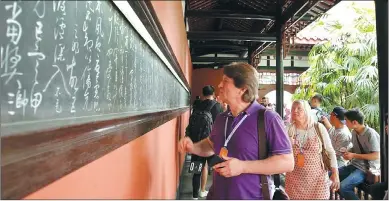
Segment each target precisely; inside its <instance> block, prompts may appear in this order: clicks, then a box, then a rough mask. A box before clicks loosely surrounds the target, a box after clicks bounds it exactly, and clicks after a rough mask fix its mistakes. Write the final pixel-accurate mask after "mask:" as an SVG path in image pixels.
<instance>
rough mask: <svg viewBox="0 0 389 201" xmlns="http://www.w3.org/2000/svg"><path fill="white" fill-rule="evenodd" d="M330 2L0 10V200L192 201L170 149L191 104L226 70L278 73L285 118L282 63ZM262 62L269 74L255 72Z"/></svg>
mask: <svg viewBox="0 0 389 201" xmlns="http://www.w3.org/2000/svg"><path fill="white" fill-rule="evenodd" d="M337 3H339V0H324V1H308V0H277V1H276V0H266V1H264V0H237V1H235V0H185V1H110V0H109V1H1V2H0V27H1V29H0V42H1V43H0V48H1V58H0V59H1V60H0V61H1V68H0V94H1V96H0V99H1V198H2V199H190V198H191V185H190V184H191V183H190V181H189V180H190V177H191V175H190V174H189V173H187V168H186V166H187V164H188V163H186V162H185V155H182V154H179V153H178V150H177V143H178V141H179V140H180V139H181V138H182V137H183V136H184V135H185V128H186V126H187V125H188V121H189V116H190V110H191V103H192V101H193V100H194V98H195V96H198V95H200V94H201V93H200V90H201V88H202V87H203V86H204V85H207V84H211V85H213V86H215V87H216V86H217V85H218V83H219V82H220V81H221V76H222V68H223V65H226V64H228V63H230V62H234V61H243V62H247V63H250V64H251V65H253V66H255V67H258V68H257V69H258V70H259V71H261V72H272V73H274V72H275V74H276V81H275V85H274V86H275V89H276V93H277V100H276V101H277V108H276V110H277V112H278V113H279V114H280V115H281V116H282V114H283V109H282V107H281V106H282V103H283V91H284V89H286V88H287V87H286V86H285V84H284V83H285V82H284V74H285V73H287V72H293V73H294V72H295V71H298V72H300V71H301V69H297V70H296V68H299V67H296V66H294V65H292V64H291V65H290V66H284V61H283V59H284V58H286V57H287V56H288V55H289V54H290V60H292V58H291V57H292V56H293V57H294V56H296V57H297V55H298V54H301V53H295V52H293V54H296V55H293V54H292V51H289V50H290V48H291V47H292V44H289V41H290V39H291V38H293V37H294V36H295V35H296V33H297V32H299V31H300V30H302V29H303V28H305V27H306V26H307V25H309V24H310V23H312V22H313V21H314V20H315V19H317V18H318V17H319V16H320V15H322V14H323V13H325V12H326V11H328V10H329V9H331V8H332V7H333V6H335V5H336V4H337ZM387 14H388V5H387V0H376V16H377V22H376V24H377V44H378V46H377V52H378V71H379V84H380V86H379V87H380V97H379V98H380V105H379V107H380V117H379V119H380V132H379V133H384V132H383V129H384V127H383V125H384V114H385V113H387V112H388V68H387V66H388V60H387V55H388V48H387V38H388V31H387V29H388V21H387V19H388V17H387ZM297 52H298V51H297ZM265 53H266V54H265ZM270 55H273V56H275V65H267V66H268V67H269V68H265V67H263V66H262V68H261V59H262V56H264V57H265V56H266V59H268V58H270ZM288 58H289V57H288ZM266 59H264V60H266ZM270 67H271V68H270ZM216 93H218V92H217V90H216ZM384 143H387V141H386V135H381V147H385V144H384ZM381 150H382V151H381V168H382V172H381V175H382V178H381V179H382V180H383V181H386V182H387V169H388V167H387V150H385V148H381ZM188 179H189V180H188ZM208 180H209V182H208V184H207V186H208V187H207V188H209V185H210V184H211V176H209V177H208ZM188 181H189V183H188ZM188 184H189V185H188Z"/></svg>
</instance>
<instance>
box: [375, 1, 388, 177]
mask: <svg viewBox="0 0 389 201" xmlns="http://www.w3.org/2000/svg"><path fill="white" fill-rule="evenodd" d="M375 12H376V29H377V30H376V32H377V57H378V79H379V92H380V97H379V106H380V131H379V133H380V139H381V140H380V146H381V151H380V154H381V181H383V182H388V155H387V154H388V150H387V149H386V147H387V140H386V139H387V137H388V135H385V134H384V133H385V114H387V113H388V0H375Z"/></svg>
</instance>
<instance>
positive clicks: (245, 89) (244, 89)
mask: <svg viewBox="0 0 389 201" xmlns="http://www.w3.org/2000/svg"><path fill="white" fill-rule="evenodd" d="M246 91H247V88H242V89H240V91H239V93H240V95H243V94H244V93H245V92H246Z"/></svg>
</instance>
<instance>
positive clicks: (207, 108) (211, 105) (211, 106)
mask: <svg viewBox="0 0 389 201" xmlns="http://www.w3.org/2000/svg"><path fill="white" fill-rule="evenodd" d="M216 103H217V102H216V101H214V100H212V101H211V104H209V105H208V106H207V107H206V108H205V111H211V109H212V108H213V106H215V105H216Z"/></svg>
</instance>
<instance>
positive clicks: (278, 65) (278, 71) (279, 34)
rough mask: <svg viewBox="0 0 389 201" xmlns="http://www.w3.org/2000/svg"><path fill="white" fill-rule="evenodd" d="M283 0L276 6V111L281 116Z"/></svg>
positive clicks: (282, 96) (282, 91)
mask: <svg viewBox="0 0 389 201" xmlns="http://www.w3.org/2000/svg"><path fill="white" fill-rule="evenodd" d="M283 2H284V1H283V0H277V8H276V24H275V26H276V38H277V42H276V105H277V106H276V111H277V112H278V114H279V115H280V116H281V118H282V117H283V116H284V115H283V113H284V62H283V58H284V57H283V55H284V50H283V45H282V39H283V37H282V30H283V29H284V24H282V23H281V22H282V6H283Z"/></svg>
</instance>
